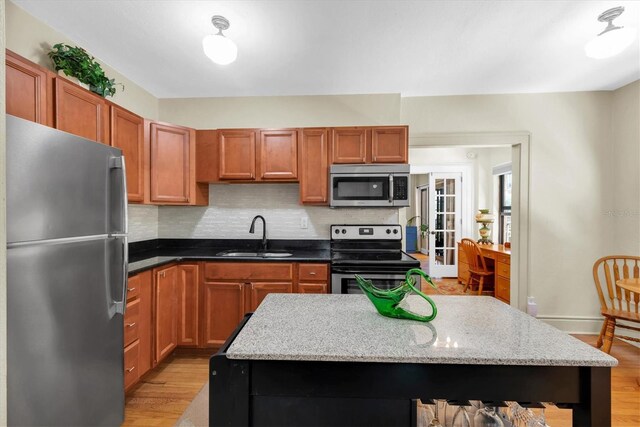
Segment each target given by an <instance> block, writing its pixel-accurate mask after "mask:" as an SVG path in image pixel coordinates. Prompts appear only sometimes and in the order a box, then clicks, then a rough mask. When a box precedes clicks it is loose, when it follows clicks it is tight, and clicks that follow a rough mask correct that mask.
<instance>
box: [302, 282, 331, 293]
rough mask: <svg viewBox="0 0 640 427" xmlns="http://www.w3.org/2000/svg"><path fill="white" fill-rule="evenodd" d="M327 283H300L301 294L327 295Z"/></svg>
mask: <svg viewBox="0 0 640 427" xmlns="http://www.w3.org/2000/svg"><path fill="white" fill-rule="evenodd" d="M327 288H328V286H327V282H323V283H298V293H299V294H326V293H327Z"/></svg>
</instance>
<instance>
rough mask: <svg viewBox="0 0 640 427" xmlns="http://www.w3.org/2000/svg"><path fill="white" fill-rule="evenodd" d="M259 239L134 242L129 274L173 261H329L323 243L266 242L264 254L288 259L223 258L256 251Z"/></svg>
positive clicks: (328, 251) (325, 244) (327, 252)
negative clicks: (267, 252)
mask: <svg viewBox="0 0 640 427" xmlns="http://www.w3.org/2000/svg"><path fill="white" fill-rule="evenodd" d="M259 244H260V241H259V240H229V239H225V240H223V239H220V240H213V239H211V240H209V239H166V241H163V240H160V241H149V242H140V243H134V244H132V245H131V246H130V255H129V275H130V276H131V275H133V274H137V273H140V272H142V271H144V270H148V269H151V268H155V267H159V266H161V265H165V264H169V263H172V262H177V261H203V260H207V261H239V262H251V261H253V262H329V261H330V260H331V253H330V250H329V245H328V242H327V241H323V240H315V241H314V240H311V241H299V240H298V241H289V240H270V241H269V246H268V251H273V252H283V251H284V252H290V253H291V254H292V255H291V256H288V257H281V258H280V257H278V258H264V257H260V256H257V257H256V256H249V257H225V256H220V255H218V254H219V253H221V252H225V251H230V250H234V251H241V252H247V251H248V252H252V251H257V248H258V247H259Z"/></svg>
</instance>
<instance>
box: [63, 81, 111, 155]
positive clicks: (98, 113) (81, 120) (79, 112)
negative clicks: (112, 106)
mask: <svg viewBox="0 0 640 427" xmlns="http://www.w3.org/2000/svg"><path fill="white" fill-rule="evenodd" d="M55 87H56V129H60V130H62V131H65V132H69V133H72V134H74V135H78V136H81V137H83V138H87V139H90V140H93V141H96V142H101V143H103V144H108V143H109V138H108V131H109V126H108V123H109V111H108V109H107V104H106V102H105V101H104V99H103V98H101V97H99V96H98V95H94V94H93V93H91V92H89V91H87V90H85V89H83V88H81V87H79V86H76V85H75V84H73V83H70V82H67V81H65V79H64V78H62V77H57V78H56V81H55Z"/></svg>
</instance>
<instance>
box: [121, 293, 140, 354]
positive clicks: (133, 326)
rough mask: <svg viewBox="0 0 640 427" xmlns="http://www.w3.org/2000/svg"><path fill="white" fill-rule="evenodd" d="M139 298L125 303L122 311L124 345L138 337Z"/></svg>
mask: <svg viewBox="0 0 640 427" xmlns="http://www.w3.org/2000/svg"><path fill="white" fill-rule="evenodd" d="M139 325H140V300H139V299H136V300H134V301H131V302H129V303H127V309H126V311H125V313H124V345H125V347H126V346H128V345H129V344H131V343H132V342H134V341H135V340H137V339H138V338H139V331H138V327H139Z"/></svg>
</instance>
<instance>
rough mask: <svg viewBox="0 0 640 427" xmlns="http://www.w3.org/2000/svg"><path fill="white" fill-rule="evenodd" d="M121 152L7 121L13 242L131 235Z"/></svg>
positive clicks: (15, 120)
mask: <svg viewBox="0 0 640 427" xmlns="http://www.w3.org/2000/svg"><path fill="white" fill-rule="evenodd" d="M121 157H122V153H121V151H120V150H118V149H115V148H111V147H109V146H106V145H103V144H98V143H96V142H92V141H88V140H86V139H83V138H79V137H77V136H74V135H71V134H68V133H65V132H61V131H58V130H55V129H51V128H49V127H46V126H42V125H39V124H37V123H32V122H29V121H27V120H22V119H19V118H17V117H13V116H9V115H8V116H7V241H8V242H24V241H34V240H48V239H57V238H64V237H74V236H90V235H99V234H112V233H123V232H126V227H125V223H126V204H124V203H123V200H126V198H125V197H126V192H125V190H124V186H123V182H124V175H123V173H124V169H123V168H122V167H121V166H120V163H121V162H118V161H117V160H118V159H120V158H121Z"/></svg>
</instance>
